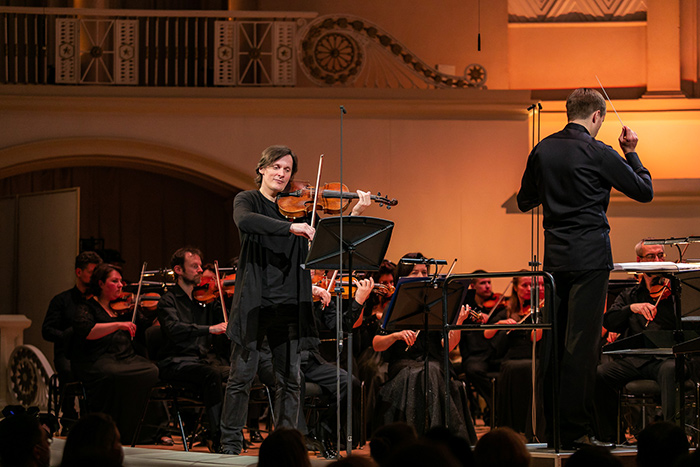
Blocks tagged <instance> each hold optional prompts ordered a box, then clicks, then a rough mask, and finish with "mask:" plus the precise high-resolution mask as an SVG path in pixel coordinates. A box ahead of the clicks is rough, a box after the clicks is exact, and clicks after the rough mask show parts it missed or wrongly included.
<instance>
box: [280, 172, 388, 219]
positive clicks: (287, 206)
mask: <svg viewBox="0 0 700 467" xmlns="http://www.w3.org/2000/svg"><path fill="white" fill-rule="evenodd" d="M289 187H290V188H289V191H284V192H282V193H279V194H278V195H277V206H278V208H279V210H280V213H281V214H282V215H283V216H285V217H286V218H287V219H298V218H300V217H305V216H306V215H307V214H309V213H311V212H315V211H316V210H317V209H322V210H323V212H324V213H326V214H331V215H337V214H340V213H341V212H343V211H345V210H346V209H347V207H348V206H349V205H350V200H351V199H357V198H359V195H358V194H357V193H353V192H350V191H348V187H347V186H346V185H341V184H340V183H337V182H335V183H326V184H325V185H323V187H322V188H320V189H319V190H318V196H316V189H315V188H314V187H313V186H311V184H310V183H309V182H302V181H293V182H291V183H290V184H289ZM341 193H342V195H343V203H342V205H341V203H340V195H341ZM315 196H316V198H317V199H318V201H317V202H316V203H314V197H315ZM370 199H371V200H372V201H374V202H376V203H379V206H380V207H383V206H385V205H386V208H387V209H391V207H392V206H396V205H397V204H399V202H398V201H397V200H396V199H389V198H387V197H383V196H381V193H377V194H376V195H370ZM314 204H315V206H314Z"/></svg>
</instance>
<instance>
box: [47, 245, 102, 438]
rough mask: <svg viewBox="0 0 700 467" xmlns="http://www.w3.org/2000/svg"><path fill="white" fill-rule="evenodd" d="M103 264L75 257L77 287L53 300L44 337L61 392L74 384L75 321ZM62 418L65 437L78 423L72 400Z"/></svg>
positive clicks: (88, 255) (90, 255)
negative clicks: (72, 345)
mask: <svg viewBox="0 0 700 467" xmlns="http://www.w3.org/2000/svg"><path fill="white" fill-rule="evenodd" d="M100 263H102V258H100V256H99V255H98V254H97V253H95V252H94V251H83V252H82V253H80V254H79V255H78V256H76V257H75V269H74V271H75V285H74V286H73V288H71V289H68V290H66V291H64V292H61V293H60V294H58V295H56V296H55V297H54V298H52V299H51V302H50V303H49V308H48V310H46V316H45V317H44V323H43V324H42V326H41V335H42V337H43V338H44V340H47V341H49V342H53V362H54V368H56V373H57V374H58V384H59V391H62V388H63V386H64V385H65V384H66V383H70V382H72V381H74V377H73V372H72V371H71V367H70V360H69V358H68V347H69V346H70V340H71V338H72V335H73V318H74V317H75V314H76V312H77V310H78V306H79V305H80V304H81V303H83V302H84V301H85V298H86V296H87V294H88V287H89V286H90V278H91V277H92V272H93V271H94V270H95V268H96V267H97V266H98V265H99V264H100ZM61 411H62V413H63V417H62V420H61V424H62V425H63V431H62V433H61V434H62V435H64V436H65V435H66V434H67V432H68V430H69V429H70V426H67V425H69V424H71V422H72V423H74V422H75V421H77V420H78V413H77V412H76V410H75V400H74V398H73V397H65V398H64V400H63V406H62V407H61Z"/></svg>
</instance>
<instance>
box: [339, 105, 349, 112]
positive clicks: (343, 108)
mask: <svg viewBox="0 0 700 467" xmlns="http://www.w3.org/2000/svg"><path fill="white" fill-rule="evenodd" d="M340 110H342V111H343V113H344V114H346V113H348V111H347V110H345V107H343V106H342V105H341V106H340Z"/></svg>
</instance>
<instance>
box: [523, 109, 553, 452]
mask: <svg viewBox="0 0 700 467" xmlns="http://www.w3.org/2000/svg"><path fill="white" fill-rule="evenodd" d="M527 109H528V111H529V110H532V147H533V148H534V147H535V146H536V145H537V143H539V142H540V138H541V136H540V129H541V119H540V111H541V110H542V104H541V103H539V102H538V103H537V104H532V105H531V106H530V107H528V108H527ZM535 131H536V132H537V139H535ZM539 225H540V206H537V207H536V208H534V209H533V210H531V211H530V262H529V263H528V265H529V266H530V270H531V271H532V272H533V275H532V278H531V279H530V320H531V322H532V323H534V324H539V323H540V321H541V319H542V316H541V314H540V283H539V277H538V276H536V275H535V274H534V273H536V272H538V271H539V270H540V266H541V265H542V263H541V262H540V260H539V258H540V235H539ZM550 306H551V304H550ZM532 332H534V334H532ZM532 332H531V336H533V337H532V360H531V361H532V369H531V376H530V380H531V381H532V405H531V422H532V436H533V438H534V439H537V408H536V407H537V403H536V401H537V389H536V387H537V385H536V384H535V381H536V380H535V377H536V372H535V367H536V365H535V361H536V346H537V331H532ZM555 345H556V344H555Z"/></svg>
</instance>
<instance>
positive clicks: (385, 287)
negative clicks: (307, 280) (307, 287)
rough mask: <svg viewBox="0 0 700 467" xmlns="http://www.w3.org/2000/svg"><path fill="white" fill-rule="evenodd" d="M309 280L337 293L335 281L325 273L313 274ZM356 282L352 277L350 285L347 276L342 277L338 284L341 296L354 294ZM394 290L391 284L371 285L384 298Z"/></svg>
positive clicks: (347, 296)
mask: <svg viewBox="0 0 700 467" xmlns="http://www.w3.org/2000/svg"><path fill="white" fill-rule="evenodd" d="M311 281H312V284H313V285H315V286H317V287H321V288H323V289H326V290H328V292H330V294H331V295H333V296H337V295H338V293H337V292H336V291H335V286H334V283H335V281H333V283H332V282H331V281H332V279H329V278H328V277H326V275H325V274H314V275H313V276H312V278H311ZM358 283H359V280H358V279H356V278H354V277H353V278H352V286H351V285H350V281H348V279H347V276H345V277H343V279H342V280H340V286H341V287H342V288H343V292H342V297H343V298H350V296H351V295H352V296H354V295H355V291H356V290H357V284H358ZM394 290H395V288H394V286H393V285H391V284H374V287H372V291H373V292H374V293H376V294H377V295H380V296H382V297H385V298H389V297H391V296H392V295H393V294H394ZM316 300H319V298H318V297H314V301H316Z"/></svg>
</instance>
